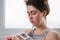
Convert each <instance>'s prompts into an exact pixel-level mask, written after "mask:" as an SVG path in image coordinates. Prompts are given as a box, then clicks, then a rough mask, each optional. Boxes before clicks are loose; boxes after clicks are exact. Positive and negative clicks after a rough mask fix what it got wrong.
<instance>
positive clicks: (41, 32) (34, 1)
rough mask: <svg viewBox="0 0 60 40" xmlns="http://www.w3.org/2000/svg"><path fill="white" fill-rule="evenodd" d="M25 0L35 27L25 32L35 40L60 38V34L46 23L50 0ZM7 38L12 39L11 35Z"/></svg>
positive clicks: (59, 39) (57, 39) (58, 39)
mask: <svg viewBox="0 0 60 40" xmlns="http://www.w3.org/2000/svg"><path fill="white" fill-rule="evenodd" d="M25 2H26V5H27V14H28V18H29V20H30V22H31V23H32V25H33V26H34V27H35V28H34V30H27V31H25V33H27V34H28V35H29V36H30V37H32V39H33V40H60V38H59V35H58V34H57V33H56V32H54V31H52V30H51V29H49V28H48V27H47V25H46V16H47V15H48V14H49V11H50V9H49V4H48V0H26V1H25ZM17 38H19V36H18V37H17ZM17 38H15V40H17ZM19 39H20V40H22V39H21V38H19ZM6 40H11V37H7V38H6Z"/></svg>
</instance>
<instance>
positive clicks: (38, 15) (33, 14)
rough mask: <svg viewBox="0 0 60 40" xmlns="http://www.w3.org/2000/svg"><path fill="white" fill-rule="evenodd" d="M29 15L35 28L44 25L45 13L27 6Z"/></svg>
mask: <svg viewBox="0 0 60 40" xmlns="http://www.w3.org/2000/svg"><path fill="white" fill-rule="evenodd" d="M27 14H28V18H29V20H30V22H31V23H32V25H34V26H39V25H40V24H41V23H42V20H43V19H42V18H43V12H40V11H39V10H38V9H36V8H35V7H34V6H32V5H28V6H27Z"/></svg>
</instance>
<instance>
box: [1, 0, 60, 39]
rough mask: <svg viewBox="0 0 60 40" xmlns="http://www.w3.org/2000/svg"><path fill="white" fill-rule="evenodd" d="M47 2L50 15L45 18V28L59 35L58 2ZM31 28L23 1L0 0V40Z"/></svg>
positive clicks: (51, 0)
mask: <svg viewBox="0 0 60 40" xmlns="http://www.w3.org/2000/svg"><path fill="white" fill-rule="evenodd" d="M48 1H49V5H50V14H49V15H48V16H47V26H48V27H49V28H51V29H53V30H55V31H57V32H58V33H59V34H60V31H59V30H60V18H59V17H60V12H59V10H60V4H59V2H60V0H48ZM32 28H33V27H32V25H31V23H30V22H29V20H28V17H27V13H26V5H25V3H24V0H0V40H4V38H5V37H6V36H8V35H14V34H17V33H21V32H24V30H25V29H32Z"/></svg>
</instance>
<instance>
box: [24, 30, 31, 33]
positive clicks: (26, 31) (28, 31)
mask: <svg viewBox="0 0 60 40" xmlns="http://www.w3.org/2000/svg"><path fill="white" fill-rule="evenodd" d="M31 30H32V29H26V30H25V31H24V32H25V33H26V34H29V33H30V32H31Z"/></svg>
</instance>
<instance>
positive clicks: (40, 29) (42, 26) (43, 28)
mask: <svg viewBox="0 0 60 40" xmlns="http://www.w3.org/2000/svg"><path fill="white" fill-rule="evenodd" d="M46 28H47V26H46V23H42V24H40V25H39V26H36V28H35V34H40V33H41V32H42V31H44V30H45V29H46Z"/></svg>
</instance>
